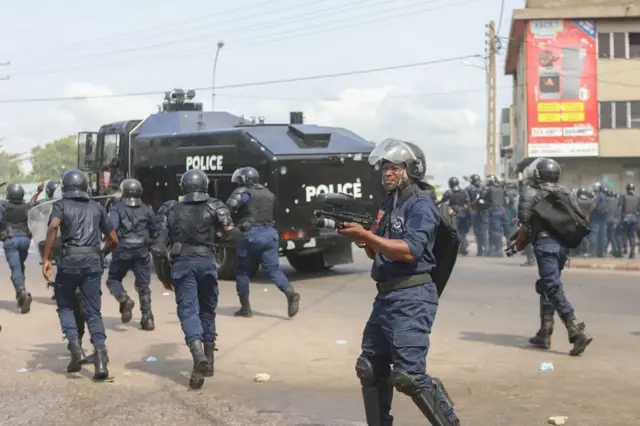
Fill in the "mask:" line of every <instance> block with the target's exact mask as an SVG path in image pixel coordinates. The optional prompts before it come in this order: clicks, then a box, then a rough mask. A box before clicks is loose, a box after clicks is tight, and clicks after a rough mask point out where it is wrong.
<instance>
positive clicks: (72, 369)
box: [67, 339, 89, 373]
mask: <svg viewBox="0 0 640 426" xmlns="http://www.w3.org/2000/svg"><path fill="white" fill-rule="evenodd" d="M67 349H69V352H70V353H71V360H70V361H69V365H67V373H77V372H78V371H80V370H81V369H82V366H83V365H84V364H87V363H88V362H89V361H88V359H87V355H86V354H85V353H84V349H82V344H81V343H80V340H76V339H74V340H70V341H69V343H67Z"/></svg>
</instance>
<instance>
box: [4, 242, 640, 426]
mask: <svg viewBox="0 0 640 426" xmlns="http://www.w3.org/2000/svg"><path fill="white" fill-rule="evenodd" d="M358 253H359V254H358V256H359V257H358V259H357V262H356V264H354V265H351V266H349V267H342V268H337V269H336V271H335V272H334V273H332V274H330V275H324V276H320V277H309V276H307V277H302V276H299V275H296V274H294V273H293V272H291V270H290V268H288V266H287V272H288V274H289V276H290V277H291V279H292V280H295V285H296V286H297V288H298V289H299V291H300V292H301V294H302V311H301V313H300V314H299V316H298V317H297V318H295V319H294V320H289V319H287V318H285V317H284V315H285V300H284V296H282V295H281V294H280V293H279V292H278V291H277V289H276V288H275V287H274V286H272V285H270V284H268V283H265V282H264V277H261V276H260V277H259V281H261V282H256V283H254V284H252V292H253V293H252V303H253V305H254V309H255V310H256V311H257V312H259V314H258V315H256V316H255V317H254V318H252V319H244V318H243V319H239V318H234V317H233V316H232V313H233V311H234V310H235V308H236V303H237V302H236V297H235V291H234V284H233V283H231V282H222V283H221V303H220V309H219V317H218V327H219V348H220V351H219V352H218V358H217V363H216V377H215V378H214V379H213V380H209V381H208V382H206V383H205V386H204V388H203V389H202V390H201V391H189V390H187V380H188V379H187V378H188V373H189V370H190V366H191V364H190V355H189V352H188V350H187V348H186V347H185V346H184V344H183V340H182V332H181V330H180V326H179V323H178V320H177V317H176V315H175V303H174V300H173V295H163V292H164V291H163V289H162V287H161V286H160V284H159V283H157V282H154V283H153V289H154V293H153V296H154V311H155V316H156V324H157V329H156V331H154V332H144V331H141V330H140V329H139V328H138V324H137V321H138V320H139V314H137V315H136V317H134V320H133V321H132V322H131V323H130V324H128V325H122V324H120V322H119V317H118V311H117V305H116V303H115V301H114V300H113V298H111V296H109V295H108V294H105V297H104V308H103V313H104V315H105V321H106V324H107V326H108V341H107V344H108V346H109V349H110V356H111V364H110V369H111V373H112V375H113V376H114V380H113V382H112V383H104V384H97V383H93V382H92V381H91V380H90V374H91V373H90V370H89V369H87V371H83V373H82V374H78V375H75V376H69V375H67V374H66V373H64V368H65V366H66V363H67V359H68V358H67V351H66V347H65V345H64V344H63V343H62V342H61V333H60V328H59V324H58V321H57V316H56V313H55V306H53V305H52V302H51V301H50V300H49V295H50V293H49V291H48V290H46V289H44V286H43V284H42V280H41V278H40V274H39V269H38V265H37V263H36V261H35V259H34V258H32V259H30V261H29V262H30V263H29V267H28V285H29V289H30V291H31V292H32V293H33V295H34V298H35V302H34V303H33V305H32V311H31V313H30V314H28V315H19V314H18V313H17V311H16V309H15V303H14V301H13V292H12V287H11V284H10V282H9V280H8V278H4V279H2V280H1V281H2V284H1V285H0V323H1V324H2V325H3V329H2V332H0V341H1V344H0V365H1V366H2V367H0V384H1V385H0V424H2V425H5V424H6V425H35V424H38V425H39V424H42V423H44V422H46V424H48V425H50V426H55V425H67V426H73V425H86V424H93V425H111V424H123V423H125V422H126V423H129V424H136V425H156V426H157V425H182V424H185V423H187V422H188V423H189V424H191V425H214V424H220V425H256V424H263V425H282V426H285V425H307V426H311V425H349V424H364V423H363V411H362V408H361V402H360V395H359V383H358V381H357V379H356V378H355V376H354V369H353V364H354V361H355V359H356V357H357V356H358V354H359V343H360V337H361V332H362V327H363V325H364V321H365V320H366V318H367V316H368V314H369V310H370V307H371V301H372V298H373V296H374V289H373V286H372V285H371V283H370V281H369V278H368V273H367V272H366V270H367V267H368V262H367V261H366V260H365V259H364V258H363V257H362V255H361V252H358ZM520 261H521V259H497V260H490V259H477V258H464V259H461V260H460V263H459V266H458V268H457V270H456V272H455V274H454V276H453V279H452V282H451V283H450V286H449V288H448V289H447V291H446V293H445V295H444V297H443V298H442V300H441V303H440V311H439V315H438V319H437V322H436V327H435V330H434V332H433V334H432V350H431V352H430V354H429V369H430V371H431V372H432V373H433V374H435V375H437V376H439V377H441V378H442V379H443V380H444V382H445V384H446V385H447V388H448V390H449V393H450V394H451V396H452V397H453V398H454V399H455V401H456V403H457V407H458V410H459V414H460V417H461V418H462V419H463V421H464V423H463V424H464V425H480V426H482V425H502V424H504V425H518V426H534V425H543V424H545V423H546V420H547V418H548V417H549V416H553V415H564V416H568V417H569V423H568V424H569V425H580V426H596V425H605V424H606V425H609V426H617V425H620V426H622V425H625V426H628V425H631V424H639V421H640V408H639V406H638V404H637V401H638V400H639V398H640V364H638V362H637V359H638V357H637V354H638V353H639V352H640V308H639V307H638V306H640V276H639V275H638V274H635V273H632V272H615V271H582V270H571V271H569V272H567V274H566V280H565V281H566V283H567V291H568V294H569V296H570V298H571V300H572V301H573V303H574V304H575V307H576V308H577V311H578V315H579V319H581V320H584V321H586V323H587V327H588V329H589V330H590V331H591V332H592V333H593V335H594V336H595V341H594V343H593V344H592V346H591V347H590V348H589V350H588V351H587V353H586V354H585V355H584V356H583V357H582V358H578V359H576V358H571V357H569V356H568V355H567V352H568V350H569V347H570V346H569V344H568V342H567V339H566V332H565V330H564V329H563V328H562V327H561V326H559V327H557V329H556V333H555V334H554V343H553V348H552V350H551V351H548V352H546V353H545V352H543V351H539V350H533V349H529V348H528V347H527V344H526V339H527V337H528V336H529V335H530V334H532V333H533V332H535V330H536V328H537V326H538V313H537V306H538V302H537V298H536V295H535V294H534V290H533V283H534V281H535V271H534V270H532V269H531V268H520V267H519V266H518V263H519V262H520ZM0 274H1V275H2V276H4V277H8V276H9V272H8V269H7V267H6V263H5V262H4V260H3V259H2V260H0ZM127 286H128V288H130V289H132V287H133V285H132V282H131V281H128V283H127ZM105 293H107V292H106V291H105ZM341 341H345V342H346V343H344V344H343V342H341ZM150 356H152V357H155V358H156V359H157V362H155V363H149V362H147V361H146V359H147V358H148V357H150ZM542 362H551V363H553V365H554V367H555V370H554V371H551V372H539V371H538V369H539V365H540V363H542ZM25 368H26V369H28V371H23V370H22V369H25ZM258 373H268V374H270V375H271V381H269V382H268V383H255V382H254V381H253V379H254V377H255V375H256V374H258ZM395 414H396V420H397V422H396V424H398V425H424V424H425V421H424V420H422V419H421V418H420V416H419V415H418V413H417V409H416V408H415V407H414V406H413V405H412V403H411V401H410V400H408V399H407V398H406V397H404V396H403V395H397V396H396V399H395Z"/></svg>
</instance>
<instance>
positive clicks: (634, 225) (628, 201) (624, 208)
mask: <svg viewBox="0 0 640 426" xmlns="http://www.w3.org/2000/svg"><path fill="white" fill-rule="evenodd" d="M635 189H636V188H635V186H634V185H633V184H632V183H629V184H627V193H626V194H623V195H621V196H620V200H619V203H620V212H621V216H622V221H621V225H620V227H621V235H622V237H623V244H624V245H626V244H627V243H628V245H629V259H634V258H635V257H636V232H638V214H640V197H638V196H637V195H636V194H635Z"/></svg>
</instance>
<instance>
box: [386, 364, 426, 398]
mask: <svg viewBox="0 0 640 426" xmlns="http://www.w3.org/2000/svg"><path fill="white" fill-rule="evenodd" d="M389 383H391V385H392V386H393V387H394V388H396V390H397V391H398V392H402V393H403V394H405V395H409V396H411V397H413V396H415V395H416V394H417V393H419V392H420V386H419V385H418V382H416V380H415V379H414V378H413V376H412V375H411V374H409V373H407V372H406V371H404V370H396V369H395V368H394V369H393V371H391V376H390V377H389Z"/></svg>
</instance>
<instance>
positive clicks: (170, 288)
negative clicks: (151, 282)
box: [162, 283, 173, 291]
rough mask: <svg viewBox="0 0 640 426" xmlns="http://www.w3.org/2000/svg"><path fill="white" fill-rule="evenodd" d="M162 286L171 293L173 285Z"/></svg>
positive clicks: (164, 284) (163, 284)
mask: <svg viewBox="0 0 640 426" xmlns="http://www.w3.org/2000/svg"><path fill="white" fill-rule="evenodd" d="M162 286H163V287H164V288H165V289H167V290H169V291H173V284H171V283H162Z"/></svg>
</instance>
